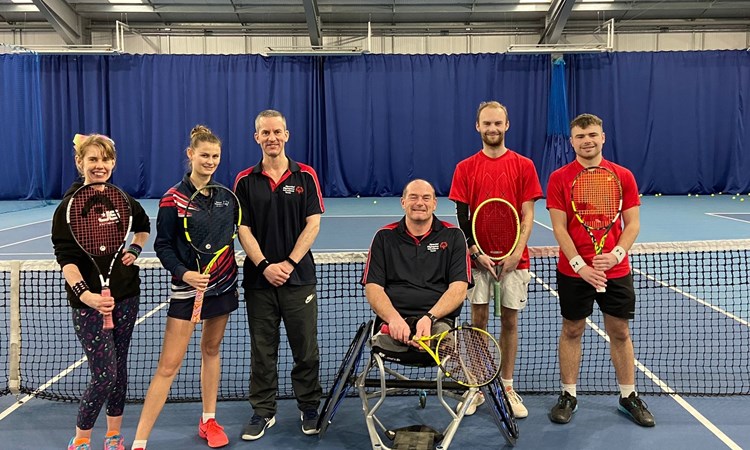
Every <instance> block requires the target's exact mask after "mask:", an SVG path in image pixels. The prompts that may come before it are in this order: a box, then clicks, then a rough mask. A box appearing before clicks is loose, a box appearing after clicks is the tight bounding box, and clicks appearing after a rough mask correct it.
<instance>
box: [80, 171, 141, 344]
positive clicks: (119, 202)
mask: <svg viewBox="0 0 750 450" xmlns="http://www.w3.org/2000/svg"><path fill="white" fill-rule="evenodd" d="M65 217H66V220H67V222H68V227H69V228H70V233H71V234H72V235H73V238H74V239H75V241H76V243H77V244H78V246H79V247H81V250H83V251H84V252H85V253H86V255H88V257H89V259H90V260H91V262H92V263H93V264H94V267H95V268H96V270H97V272H98V273H99V280H100V281H101V285H102V289H101V295H102V296H103V297H111V291H110V289H109V277H110V276H111V275H112V268H113V267H114V265H115V261H116V260H117V258H119V257H120V256H121V253H122V249H123V247H124V246H125V240H126V238H127V236H128V233H130V226H131V224H132V222H133V218H132V216H131V213H130V199H128V196H127V195H125V193H124V192H122V191H121V190H120V189H119V188H118V187H116V186H114V185H112V184H109V183H91V184H87V185H85V186H82V187H80V188H78V190H77V191H75V193H73V195H72V196H71V197H70V201H69V202H68V208H67V210H66V215H65ZM102 257H109V258H110V260H109V265H108V268H107V276H106V278H105V277H104V276H103V270H102V268H101V267H100V266H99V264H98V262H97V259H101V258H102ZM114 327H115V325H114V322H113V321H112V314H104V323H103V325H102V328H103V329H105V330H111V329H112V328H114Z"/></svg>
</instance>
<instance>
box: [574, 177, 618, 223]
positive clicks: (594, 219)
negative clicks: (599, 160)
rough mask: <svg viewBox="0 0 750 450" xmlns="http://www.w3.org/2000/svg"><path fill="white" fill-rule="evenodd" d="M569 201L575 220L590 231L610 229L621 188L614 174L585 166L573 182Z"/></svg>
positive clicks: (615, 217) (616, 213) (614, 217)
mask: <svg viewBox="0 0 750 450" xmlns="http://www.w3.org/2000/svg"><path fill="white" fill-rule="evenodd" d="M570 197H571V198H570V202H571V204H572V206H573V212H574V213H575V215H576V218H578V220H579V221H580V222H581V223H582V224H583V225H585V226H586V228H588V229H590V230H604V229H607V228H609V227H611V226H612V224H613V223H615V221H616V220H617V218H618V217H619V216H620V212H621V210H622V185H621V184H620V179H619V178H617V175H615V173H614V172H612V171H611V170H609V169H607V168H605V167H601V166H594V167H587V168H585V169H583V170H582V171H581V172H580V173H579V174H578V175H577V176H576V178H575V180H573V185H572V186H571V189H570Z"/></svg>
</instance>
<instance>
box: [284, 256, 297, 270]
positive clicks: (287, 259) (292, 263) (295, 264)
mask: <svg viewBox="0 0 750 450" xmlns="http://www.w3.org/2000/svg"><path fill="white" fill-rule="evenodd" d="M286 261H287V262H288V263H289V264H291V265H292V267H294V268H295V269H296V268H297V264H298V263H296V262H294V260H293V259H292V258H290V257H288V256H287V257H286Z"/></svg>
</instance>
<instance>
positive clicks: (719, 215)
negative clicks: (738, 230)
mask: <svg viewBox="0 0 750 450" xmlns="http://www.w3.org/2000/svg"><path fill="white" fill-rule="evenodd" d="M705 214H706V215H707V216H711V217H718V218H719V219H724V220H734V221H736V222H742V223H750V220H747V219H737V218H735V217H727V216H725V215H723V214H732V215H735V216H736V215H743V216H750V213H705Z"/></svg>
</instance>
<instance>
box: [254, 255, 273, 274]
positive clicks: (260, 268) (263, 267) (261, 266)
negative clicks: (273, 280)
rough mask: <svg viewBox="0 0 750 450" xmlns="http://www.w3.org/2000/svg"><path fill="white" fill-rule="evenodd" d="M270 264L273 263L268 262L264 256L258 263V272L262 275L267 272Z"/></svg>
mask: <svg viewBox="0 0 750 450" xmlns="http://www.w3.org/2000/svg"><path fill="white" fill-rule="evenodd" d="M270 265H271V263H270V262H268V260H267V259H265V258H263V261H261V262H259V263H258V266H257V267H258V272H260V274H261V275H262V274H263V272H265V271H266V269H268V266H270Z"/></svg>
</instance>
